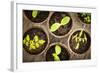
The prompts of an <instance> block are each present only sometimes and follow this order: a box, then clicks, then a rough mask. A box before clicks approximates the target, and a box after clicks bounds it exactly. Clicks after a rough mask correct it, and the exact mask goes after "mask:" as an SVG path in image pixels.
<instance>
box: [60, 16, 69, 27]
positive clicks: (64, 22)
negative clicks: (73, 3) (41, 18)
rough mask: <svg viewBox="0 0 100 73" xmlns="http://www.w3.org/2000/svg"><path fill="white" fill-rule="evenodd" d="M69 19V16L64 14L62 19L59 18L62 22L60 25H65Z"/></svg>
mask: <svg viewBox="0 0 100 73" xmlns="http://www.w3.org/2000/svg"><path fill="white" fill-rule="evenodd" d="M69 21H70V17H69V16H65V17H63V19H62V20H61V24H62V25H66V24H68V23H69Z"/></svg>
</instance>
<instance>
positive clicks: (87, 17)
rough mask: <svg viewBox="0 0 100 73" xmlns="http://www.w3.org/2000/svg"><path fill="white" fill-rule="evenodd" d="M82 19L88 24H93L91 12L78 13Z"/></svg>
mask: <svg viewBox="0 0 100 73" xmlns="http://www.w3.org/2000/svg"><path fill="white" fill-rule="evenodd" d="M78 17H79V18H80V20H81V21H82V22H84V23H86V24H91V13H78Z"/></svg>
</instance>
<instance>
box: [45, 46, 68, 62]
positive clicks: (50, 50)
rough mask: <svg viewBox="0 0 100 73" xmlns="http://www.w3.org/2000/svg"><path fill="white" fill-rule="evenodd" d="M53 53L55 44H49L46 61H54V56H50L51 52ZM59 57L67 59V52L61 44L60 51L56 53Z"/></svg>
mask: <svg viewBox="0 0 100 73" xmlns="http://www.w3.org/2000/svg"><path fill="white" fill-rule="evenodd" d="M53 53H55V45H53V46H51V47H50V48H49V49H48V51H47V53H46V61H54V57H53V56H52V54H53ZM58 56H59V57H60V60H61V61H62V60H69V57H70V55H69V53H68V52H67V50H66V49H65V48H64V47H63V46H61V53H60V54H59V55H58Z"/></svg>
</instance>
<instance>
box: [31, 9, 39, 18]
mask: <svg viewBox="0 0 100 73" xmlns="http://www.w3.org/2000/svg"><path fill="white" fill-rule="evenodd" d="M37 14H38V11H37V10H33V11H32V17H33V18H36V17H37Z"/></svg>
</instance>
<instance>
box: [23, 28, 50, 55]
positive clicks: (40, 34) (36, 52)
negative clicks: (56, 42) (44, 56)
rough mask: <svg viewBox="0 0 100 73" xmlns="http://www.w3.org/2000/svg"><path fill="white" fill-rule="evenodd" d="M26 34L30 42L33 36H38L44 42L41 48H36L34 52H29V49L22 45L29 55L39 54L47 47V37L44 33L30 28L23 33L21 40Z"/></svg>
mask: <svg viewBox="0 0 100 73" xmlns="http://www.w3.org/2000/svg"><path fill="white" fill-rule="evenodd" d="M27 34H29V36H30V39H31V40H32V39H33V37H34V36H35V35H38V36H39V38H40V39H42V40H45V41H46V42H45V43H44V44H43V45H42V46H40V47H39V48H37V49H35V50H29V47H27V46H26V45H23V48H24V49H25V50H26V51H27V52H28V53H29V54H39V53H41V52H42V51H43V50H44V49H45V47H46V46H47V42H48V39H47V35H46V34H45V32H44V31H43V30H42V29H40V28H31V29H29V30H28V31H27V32H25V33H24V35H23V39H24V38H25V37H26V35H27Z"/></svg>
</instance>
